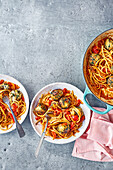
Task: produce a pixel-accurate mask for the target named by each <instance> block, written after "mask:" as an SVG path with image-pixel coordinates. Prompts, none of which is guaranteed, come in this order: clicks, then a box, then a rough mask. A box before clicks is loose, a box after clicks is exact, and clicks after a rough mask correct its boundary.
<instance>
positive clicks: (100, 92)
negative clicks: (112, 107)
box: [87, 37, 113, 104]
mask: <svg viewBox="0 0 113 170" xmlns="http://www.w3.org/2000/svg"><path fill="white" fill-rule="evenodd" d="M87 73H88V75H89V76H88V80H89V82H90V84H91V86H92V88H93V90H94V91H95V92H96V94H97V97H98V98H100V99H102V100H103V101H105V102H107V103H108V104H113V40H112V39H111V38H108V37H107V38H104V39H102V40H100V41H98V42H97V44H95V45H94V46H93V47H92V49H91V51H90V52H89V59H88V65H87Z"/></svg>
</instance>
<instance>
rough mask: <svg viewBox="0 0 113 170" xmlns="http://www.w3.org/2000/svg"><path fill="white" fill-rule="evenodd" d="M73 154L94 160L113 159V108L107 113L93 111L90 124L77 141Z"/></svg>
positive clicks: (101, 109) (105, 160)
mask: <svg viewBox="0 0 113 170" xmlns="http://www.w3.org/2000/svg"><path fill="white" fill-rule="evenodd" d="M96 109H97V110H100V111H104V110H105V109H103V108H96ZM72 156H74V157H79V158H83V159H88V160H92V161H103V162H107V161H113V110H111V111H110V112H109V113H107V114H105V115H99V114H97V113H95V112H92V111H91V120H90V124H89V126H88V128H87V130H86V131H85V133H84V134H83V135H82V136H81V137H80V138H78V139H77V140H76V141H75V145H74V148H73V152H72Z"/></svg>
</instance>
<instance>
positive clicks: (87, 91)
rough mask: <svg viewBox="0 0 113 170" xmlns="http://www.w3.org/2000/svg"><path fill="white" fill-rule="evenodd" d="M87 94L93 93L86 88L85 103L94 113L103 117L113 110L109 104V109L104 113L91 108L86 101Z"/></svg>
mask: <svg viewBox="0 0 113 170" xmlns="http://www.w3.org/2000/svg"><path fill="white" fill-rule="evenodd" d="M87 94H92V92H91V91H90V90H89V88H88V87H87V86H86V89H85V92H84V96H83V98H84V103H85V104H86V105H87V106H88V107H89V108H90V109H91V110H92V111H94V112H96V113H98V114H101V115H103V114H106V113H108V112H109V111H110V110H112V109H113V106H110V105H108V104H106V106H107V109H106V110H105V111H104V112H103V111H102V112H101V111H99V110H96V109H94V108H93V107H91V106H90V105H89V104H88V102H87V100H86V96H87Z"/></svg>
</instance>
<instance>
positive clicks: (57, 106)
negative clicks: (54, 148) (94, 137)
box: [33, 88, 85, 139]
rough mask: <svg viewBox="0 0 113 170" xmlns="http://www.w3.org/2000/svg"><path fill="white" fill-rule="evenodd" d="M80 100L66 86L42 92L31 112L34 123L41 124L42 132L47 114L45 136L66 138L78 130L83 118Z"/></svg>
mask: <svg viewBox="0 0 113 170" xmlns="http://www.w3.org/2000/svg"><path fill="white" fill-rule="evenodd" d="M80 104H82V101H81V100H79V99H77V96H75V95H74V92H73V91H72V92H71V91H69V90H67V89H66V88H64V89H63V90H62V89H55V90H53V91H49V92H48V93H47V94H42V96H41V98H40V99H39V101H38V104H37V106H36V108H35V109H34V111H33V113H34V114H35V119H36V125H37V124H39V123H41V124H42V132H43V130H44V128H45V124H46V121H47V118H46V114H47V115H48V116H49V120H48V126H47V129H46V136H50V137H52V138H53V139H62V138H64V139H66V138H69V137H71V136H74V135H75V134H76V133H78V132H79V128H80V127H81V126H82V123H83V121H84V119H85V116H84V113H83V111H82V108H81V107H80Z"/></svg>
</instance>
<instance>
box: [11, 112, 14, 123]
mask: <svg viewBox="0 0 113 170" xmlns="http://www.w3.org/2000/svg"><path fill="white" fill-rule="evenodd" d="M10 117H11V118H12V119H13V123H14V122H15V121H14V118H13V115H12V114H11V113H10Z"/></svg>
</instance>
